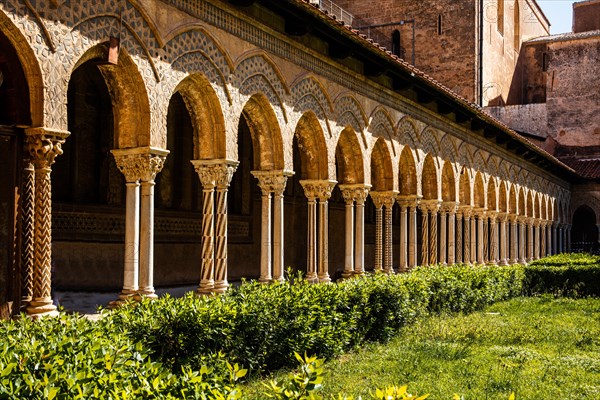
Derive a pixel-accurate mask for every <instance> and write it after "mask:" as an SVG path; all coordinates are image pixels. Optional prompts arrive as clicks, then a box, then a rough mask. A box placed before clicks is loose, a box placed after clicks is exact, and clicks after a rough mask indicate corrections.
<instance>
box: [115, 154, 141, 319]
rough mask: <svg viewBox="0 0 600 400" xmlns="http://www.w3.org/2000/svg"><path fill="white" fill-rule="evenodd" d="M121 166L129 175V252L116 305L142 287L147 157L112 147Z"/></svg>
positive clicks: (127, 188)
mask: <svg viewBox="0 0 600 400" xmlns="http://www.w3.org/2000/svg"><path fill="white" fill-rule="evenodd" d="M111 153H112V154H113V156H114V157H115V162H116V164H117V168H118V169H119V171H121V173H122V174H123V175H124V176H125V186H126V192H125V252H124V259H123V289H122V290H121V293H120V294H119V298H118V300H115V301H112V302H110V303H109V307H111V308H114V307H118V306H120V305H122V304H123V303H124V302H126V301H128V300H130V299H132V297H133V296H135V295H136V294H137V292H138V289H139V267H140V266H139V253H140V241H139V240H140V183H139V180H140V177H141V176H142V168H143V165H142V164H143V160H142V157H140V156H139V155H138V154H130V153H129V151H128V150H119V149H116V150H112V151H111Z"/></svg>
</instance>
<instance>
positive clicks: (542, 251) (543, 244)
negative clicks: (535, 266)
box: [540, 220, 546, 258]
mask: <svg viewBox="0 0 600 400" xmlns="http://www.w3.org/2000/svg"><path fill="white" fill-rule="evenodd" d="M545 256H546V221H544V220H542V221H540V258H542V257H545Z"/></svg>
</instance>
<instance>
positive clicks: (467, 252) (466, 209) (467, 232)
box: [461, 206, 475, 264]
mask: <svg viewBox="0 0 600 400" xmlns="http://www.w3.org/2000/svg"><path fill="white" fill-rule="evenodd" d="M461 210H462V214H463V216H464V217H465V227H464V241H463V247H464V249H463V250H464V260H463V261H464V263H465V264H471V263H472V258H471V254H472V251H471V250H472V248H473V246H472V242H473V241H472V239H471V238H472V235H471V232H472V224H471V222H472V221H471V219H472V217H473V208H472V207H471V206H461ZM473 236H474V235H473ZM473 256H475V255H474V254H473ZM473 258H474V257H473Z"/></svg>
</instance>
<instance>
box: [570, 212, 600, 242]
mask: <svg viewBox="0 0 600 400" xmlns="http://www.w3.org/2000/svg"><path fill="white" fill-rule="evenodd" d="M571 234H572V238H571V249H572V250H573V251H584V252H590V253H592V252H594V253H595V252H597V251H598V248H599V246H598V227H597V226H596V213H594V211H593V210H592V209H591V208H590V207H588V206H580V207H579V208H578V209H577V210H575V214H573V228H572V233H571Z"/></svg>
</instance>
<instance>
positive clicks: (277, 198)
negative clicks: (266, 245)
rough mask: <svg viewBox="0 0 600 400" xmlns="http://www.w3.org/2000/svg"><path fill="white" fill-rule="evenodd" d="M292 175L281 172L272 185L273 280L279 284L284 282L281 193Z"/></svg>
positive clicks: (288, 172) (287, 172) (291, 173)
mask: <svg viewBox="0 0 600 400" xmlns="http://www.w3.org/2000/svg"><path fill="white" fill-rule="evenodd" d="M292 175H293V172H291V171H282V173H281V174H280V175H279V174H278V175H276V178H275V179H274V183H273V279H274V280H276V281H280V282H281V281H283V280H285V271H284V269H285V266H284V261H283V254H284V252H283V249H284V207H283V192H284V191H285V185H286V183H287V178H288V176H292Z"/></svg>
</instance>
